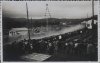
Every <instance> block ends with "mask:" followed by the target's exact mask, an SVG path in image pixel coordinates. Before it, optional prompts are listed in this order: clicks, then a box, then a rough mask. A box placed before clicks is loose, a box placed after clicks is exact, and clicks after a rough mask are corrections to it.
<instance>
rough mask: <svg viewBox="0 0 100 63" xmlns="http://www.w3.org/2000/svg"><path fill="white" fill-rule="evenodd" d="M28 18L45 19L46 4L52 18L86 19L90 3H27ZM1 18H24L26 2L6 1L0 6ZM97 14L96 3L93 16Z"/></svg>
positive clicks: (89, 10) (96, 3)
mask: <svg viewBox="0 0 100 63" xmlns="http://www.w3.org/2000/svg"><path fill="white" fill-rule="evenodd" d="M27 4H28V10H29V18H32V19H41V18H45V16H44V15H45V12H46V4H48V8H49V11H50V14H51V17H52V18H71V19H77V18H79V19H80V18H86V17H91V16H92V2H91V1H29V2H27ZM2 12H3V16H5V17H11V18H26V17H27V15H26V2H25V1H24V2H20V1H19V2H16V1H12V2H11V1H8V2H6V1H5V2H3V4H2ZM97 13H98V2H97V1H96V2H94V14H95V15H97Z"/></svg>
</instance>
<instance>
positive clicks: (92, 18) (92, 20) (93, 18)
mask: <svg viewBox="0 0 100 63" xmlns="http://www.w3.org/2000/svg"><path fill="white" fill-rule="evenodd" d="M93 28H94V0H92V29H93Z"/></svg>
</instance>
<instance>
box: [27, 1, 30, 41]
mask: <svg viewBox="0 0 100 63" xmlns="http://www.w3.org/2000/svg"><path fill="white" fill-rule="evenodd" d="M26 12H27V21H28V37H29V42H30V23H29V15H28V6H27V3H26Z"/></svg>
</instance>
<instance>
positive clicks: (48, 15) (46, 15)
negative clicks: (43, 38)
mask: <svg viewBox="0 0 100 63" xmlns="http://www.w3.org/2000/svg"><path fill="white" fill-rule="evenodd" d="M45 18H46V30H47V31H48V23H49V22H48V20H49V18H51V14H50V11H49V7H48V4H46V12H45Z"/></svg>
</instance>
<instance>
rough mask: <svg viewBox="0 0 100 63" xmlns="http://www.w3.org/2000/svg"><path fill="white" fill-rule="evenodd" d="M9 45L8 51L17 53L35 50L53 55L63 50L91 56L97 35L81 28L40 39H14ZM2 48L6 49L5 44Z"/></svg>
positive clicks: (95, 47)
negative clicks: (18, 40)
mask: <svg viewBox="0 0 100 63" xmlns="http://www.w3.org/2000/svg"><path fill="white" fill-rule="evenodd" d="M94 37H95V38H94ZM9 46H10V48H9V49H10V51H11V52H13V53H17V54H30V53H34V52H36V53H43V54H50V55H54V54H56V53H59V52H63V53H64V54H70V55H79V56H87V55H88V56H89V57H91V56H93V55H94V56H95V55H96V54H97V35H96V34H95V33H93V32H92V30H88V29H87V30H85V29H82V30H78V31H74V32H69V33H65V34H60V35H56V36H50V37H45V38H41V39H30V40H26V39H24V40H21V41H20V42H17V41H15V42H13V43H12V44H11V45H9ZM4 48H5V49H8V48H7V46H6V47H4ZM11 52H10V53H11Z"/></svg>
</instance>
